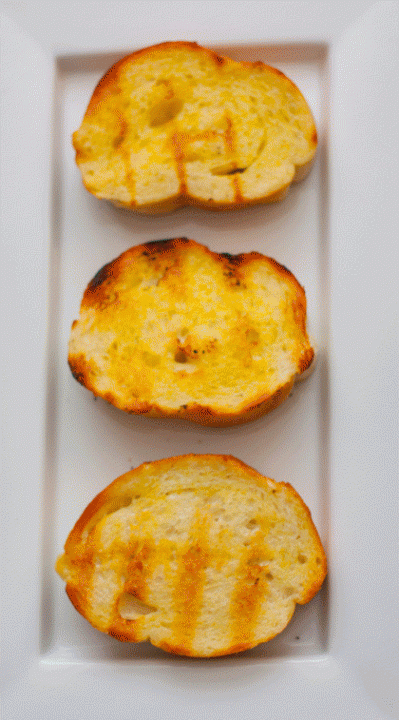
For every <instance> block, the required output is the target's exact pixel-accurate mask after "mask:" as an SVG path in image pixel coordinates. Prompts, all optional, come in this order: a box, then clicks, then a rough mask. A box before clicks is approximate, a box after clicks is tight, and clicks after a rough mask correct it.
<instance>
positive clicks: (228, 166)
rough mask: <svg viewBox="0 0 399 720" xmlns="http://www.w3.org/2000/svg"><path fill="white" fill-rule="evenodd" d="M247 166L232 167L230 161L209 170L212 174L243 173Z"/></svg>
mask: <svg viewBox="0 0 399 720" xmlns="http://www.w3.org/2000/svg"><path fill="white" fill-rule="evenodd" d="M246 169H247V168H246V167H243V168H236V167H232V163H227V164H226V165H222V166H221V167H216V168H213V169H212V170H211V173H212V175H236V174H237V173H243V172H244V171H245V170H246Z"/></svg>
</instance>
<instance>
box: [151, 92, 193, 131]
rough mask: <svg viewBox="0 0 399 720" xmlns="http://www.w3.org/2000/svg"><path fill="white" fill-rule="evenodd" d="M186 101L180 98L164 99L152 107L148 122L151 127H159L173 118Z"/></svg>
mask: <svg viewBox="0 0 399 720" xmlns="http://www.w3.org/2000/svg"><path fill="white" fill-rule="evenodd" d="M183 105H184V103H183V100H181V99H180V98H176V97H172V98H170V99H163V100H161V101H160V102H158V103H156V104H155V105H153V106H152V108H150V110H149V113H148V124H149V126H150V127H159V126H160V125H166V123H168V122H170V121H171V120H173V118H175V117H176V115H177V114H178V113H179V112H180V110H181V109H182V107H183Z"/></svg>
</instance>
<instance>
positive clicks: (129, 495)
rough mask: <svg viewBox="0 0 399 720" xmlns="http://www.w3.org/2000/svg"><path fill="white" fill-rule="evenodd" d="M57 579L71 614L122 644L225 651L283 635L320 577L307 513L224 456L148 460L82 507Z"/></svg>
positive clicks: (290, 496) (295, 499)
mask: <svg viewBox="0 0 399 720" xmlns="http://www.w3.org/2000/svg"><path fill="white" fill-rule="evenodd" d="M57 571H58V572H59V574H60V575H61V577H62V578H63V579H64V580H65V581H66V583H67V587H66V589H67V593H68V595H69V597H70V599H71V601H72V603H73V604H74V605H75V607H76V609H77V610H78V611H79V612H80V613H81V614H82V615H84V617H86V618H87V620H89V622H90V623H91V624H92V625H94V627H96V628H97V629H98V630H101V631H103V632H106V633H108V634H110V635H112V636H114V637H116V638H118V639H119V640H121V641H130V642H141V641H144V640H150V641H151V643H153V644H154V645H156V646H158V647H160V648H163V649H164V650H167V651H169V652H173V653H177V654H181V655H188V656H198V657H211V656H217V655H226V654H230V653H234V652H239V651H241V650H245V649H248V648H251V647H254V646H255V645H257V644H259V643H261V642H265V641H267V640H269V639H271V638H272V637H274V636H275V635H276V634H278V633H279V632H281V631H282V630H283V629H284V628H285V626H286V625H287V623H288V622H289V620H290V618H291V617H292V614H293V612H294V609H295V605H296V603H300V604H303V603H306V602H308V601H309V600H310V599H311V598H312V597H313V596H314V595H315V593H316V592H317V591H318V590H319V588H320V586H321V584H322V582H323V579H324V577H325V574H326V558H325V554H324V550H323V547H322V545H321V542H320V539H319V536H318V534H317V531H316V529H315V527H314V524H313V522H312V520H311V516H310V512H309V510H308V508H307V507H306V505H305V504H304V503H303V501H302V500H301V498H300V497H299V495H298V494H297V493H296V492H295V490H294V489H293V488H292V487H291V485H289V484H286V483H277V482H275V481H273V480H270V479H269V478H266V477H264V476H262V475H260V474H259V473H258V472H256V471H255V470H253V469H252V468H250V467H249V466H247V465H245V464H244V463H242V462H240V461H239V460H237V459H235V458H233V457H231V456H221V455H219V456H218V455H185V456H179V457H175V458H167V459H164V460H158V461H155V462H152V463H151V462H150V463H144V464H143V465H141V466H140V467H138V468H136V469H135V470H132V471H130V472H128V473H126V474H125V475H122V476H121V477H120V478H118V479H117V480H115V481H114V482H113V483H111V485H109V486H108V487H107V488H106V489H105V490H104V491H103V492H102V493H100V495H98V496H97V497H96V498H95V499H94V500H93V501H92V503H91V504H90V505H89V506H88V507H87V508H86V510H85V511H84V513H83V514H82V516H81V518H80V519H79V520H78V522H77V523H76V525H75V527H74V529H73V530H72V532H71V533H70V535H69V537H68V540H67V542H66V544H65V553H64V555H63V556H61V557H60V558H59V560H58V562H57Z"/></svg>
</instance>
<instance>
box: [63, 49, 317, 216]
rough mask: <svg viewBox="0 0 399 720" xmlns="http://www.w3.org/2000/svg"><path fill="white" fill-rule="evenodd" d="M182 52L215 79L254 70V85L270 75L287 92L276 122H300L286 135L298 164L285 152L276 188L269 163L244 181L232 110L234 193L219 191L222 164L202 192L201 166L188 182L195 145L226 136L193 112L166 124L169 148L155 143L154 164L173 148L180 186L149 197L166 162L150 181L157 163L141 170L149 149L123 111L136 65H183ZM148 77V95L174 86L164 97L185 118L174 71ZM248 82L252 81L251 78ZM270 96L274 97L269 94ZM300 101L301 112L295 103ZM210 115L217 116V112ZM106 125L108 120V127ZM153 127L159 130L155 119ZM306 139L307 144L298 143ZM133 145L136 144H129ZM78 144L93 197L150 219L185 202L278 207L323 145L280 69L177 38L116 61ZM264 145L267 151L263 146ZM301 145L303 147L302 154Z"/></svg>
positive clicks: (228, 145) (229, 141) (228, 131)
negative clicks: (161, 61) (141, 186)
mask: <svg viewBox="0 0 399 720" xmlns="http://www.w3.org/2000/svg"><path fill="white" fill-rule="evenodd" d="M182 53H186V55H187V57H192V58H195V60H197V59H199V58H203V59H204V60H206V62H207V63H208V65H209V69H211V68H213V74H214V79H215V80H216V82H219V83H220V82H227V83H229V82H230V80H229V79H228V77H229V74H231V73H233V72H234V71H235V70H236V71H237V72H238V73H239V74H240V76H241V74H242V73H243V72H244V71H246V72H247V73H248V83H250V82H252V83H254V82H255V83H258V84H259V82H260V81H263V79H264V77H265V76H266V75H267V77H268V79H269V83H270V84H271V85H272V84H273V83H274V82H275V84H276V86H277V87H280V86H282V87H283V91H282V99H281V102H282V103H283V104H284V103H286V107H285V106H284V108H285V109H284V108H283V110H284V112H283V115H282V117H278V113H276V117H275V118H274V120H273V122H272V126H273V128H275V121H276V118H277V117H278V122H280V123H281V127H283V125H284V124H285V123H287V122H288V123H289V120H288V116H289V115H290V113H293V117H294V120H292V127H291V130H290V131H289V132H288V135H287V137H288V138H289V140H288V142H290V143H291V144H292V153H291V156H290V157H291V158H292V160H289V158H288V156H286V151H285V150H282V151H281V152H280V156H278V159H277V160H276V163H275V167H276V168H279V166H281V164H282V163H283V164H284V163H287V162H288V165H287V168H286V171H285V172H284V173H283V174H282V175H281V178H280V180H278V181H277V182H276V178H275V177H273V178H271V179H270V183H269V180H268V181H267V183H269V184H267V185H265V186H264V184H263V183H264V178H265V177H266V176H267V174H268V173H270V167H269V166H267V168H268V169H265V168H264V167H263V165H262V166H261V168H260V169H259V171H258V170H257V171H256V173H255V174H254V176H253V178H252V176H251V179H248V184H247V183H246V182H243V178H244V175H243V173H244V174H245V173H246V171H247V170H248V167H249V166H248V164H245V163H244V165H245V166H244V167H241V166H240V164H242V162H241V163H240V162H239V161H238V160H237V158H239V157H241V158H242V156H241V155H240V152H239V151H238V150H237V147H238V144H240V143H241V141H242V138H241V136H240V132H241V131H240V130H239V129H238V125H237V122H236V120H235V119H234V117H235V116H231V114H230V111H228V110H227V109H226V110H225V119H224V121H223V123H222V124H223V125H224V130H223V143H224V148H225V154H224V155H223V153H222V155H220V158H222V160H223V158H225V161H226V162H227V165H228V167H227V169H226V171H223V172H220V174H221V175H224V176H229V175H230V180H229V183H228V184H227V185H228V188H227V186H226V187H225V188H224V189H223V190H222V187H221V186H220V187H219V189H218V190H217V191H216V190H215V188H214V187H213V186H214V185H215V183H217V182H218V181H217V178H215V174H216V175H218V174H219V171H218V169H217V167H215V168H213V169H212V168H211V169H210V171H209V172H210V174H209V175H208V179H207V180H206V181H205V183H201V190H200V189H199V186H198V188H197V189H194V188H195V187H197V186H196V183H197V181H198V173H197V169H194V170H193V175H192V177H191V174H190V182H188V175H187V172H188V165H187V162H190V158H191V156H192V155H193V152H192V150H191V148H192V147H193V143H194V145H196V144H198V142H201V141H204V142H205V143H209V142H210V141H212V140H213V141H216V140H217V138H218V137H221V136H220V133H219V135H218V132H219V130H218V131H216V130H215V127H216V126H215V122H214V119H213V120H212V118H211V117H210V119H209V122H208V124H207V125H205V129H204V123H203V121H201V122H200V123H199V125H198V127H196V125H195V123H194V124H193V113H192V110H191V109H190V111H189V112H188V115H187V118H188V119H187V122H186V124H184V123H183V121H182V122H180V123H179V122H178V121H176V122H175V120H174V119H172V120H170V121H169V120H168V121H165V123H167V124H168V135H167V138H168V140H165V144H162V143H161V145H160V146H159V148H158V147H157V146H156V145H154V146H153V150H154V153H155V154H154V160H155V162H156V158H157V156H158V155H159V151H160V152H162V153H163V152H164V151H165V148H166V147H167V146H168V161H169V160H170V161H171V162H172V164H173V165H174V178H175V179H176V180H178V183H177V185H176V187H174V184H173V183H171V182H169V184H168V183H167V184H166V185H165V189H164V191H162V192H161V193H160V194H159V192H158V190H156V191H155V190H154V193H152V194H151V193H150V194H148V193H147V190H148V187H149V186H151V183H153V182H155V184H156V183H157V182H158V180H159V177H161V176H162V174H163V170H162V167H161V165H160V166H159V168H158V170H159V172H158V171H157V173H156V175H154V178H153V180H151V179H150V178H152V175H151V173H152V172H153V169H154V167H155V165H154V163H153V164H152V166H153V169H152V170H151V168H150V166H149V165H148V163H147V161H145V162H144V165H143V166H141V164H138V165H137V163H138V162H139V161H138V160H137V157H138V155H139V154H140V152H141V150H142V145H141V144H140V142H139V141H137V142H136V141H135V140H133V139H132V137H131V133H130V134H129V131H130V126H129V123H130V119H129V118H130V116H129V115H128V114H125V110H124V108H125V105H126V104H128V103H129V101H130V99H131V95H130V93H129V92H128V90H127V84H126V83H129V82H133V80H131V79H129V78H130V77H131V76H130V71H131V69H132V68H134V69H135V68H137V67H140V68H141V64H142V61H143V58H144V59H148V68H151V67H152V64H151V59H152V58H157V57H159V56H165V57H166V56H167V57H168V58H169V62H170V63H171V67H172V68H173V60H172V59H171V58H172V57H173V54H175V57H178V58H180V60H181V56H182ZM178 61H179V60H178ZM154 72H155V74H156V72H157V71H156V70H155V71H154ZM143 73H144V74H143V84H145V83H147V84H148V93H150V92H152V90H151V87H152V85H151V83H152V84H154V83H155V88H156V86H157V84H158V85H162V84H164V85H165V88H167V91H166V94H165V100H166V103H172V104H173V102H175V104H176V114H178V112H177V108H178V107H179V108H180V106H183V105H184V102H185V99H186V97H185V93H184V91H182V89H181V88H180V90H181V94H182V97H180V96H179V91H178V90H177V89H176V87H175V85H174V80H173V71H172V70H171V68H169V69H168V68H166V69H165V70H164V74H165V77H160V78H158V80H157V78H156V77H151V78H150V79H149V76H150V75H151V72H147V69H145V70H143ZM193 73H194V74H191V78H192V79H191V81H190V82H191V84H190V82H189V83H188V85H187V88H189V92H191V90H192V83H195V82H196V81H198V78H197V79H196V80H195V79H193V78H195V72H194V71H193ZM169 75H170V77H169ZM126 78H128V80H126ZM226 78H227V79H226ZM249 78H251V80H250V79H249ZM257 78H259V79H257ZM203 82H209V80H207V81H205V80H203ZM212 86H213V84H212ZM213 87H214V86H213ZM227 87H229V85H227ZM248 87H249V86H248ZM230 91H231V94H232V95H234V87H233V86H232V87H231V89H230ZM204 92H205V91H204ZM264 92H265V93H266V95H267V93H268V90H266V91H264ZM205 94H206V92H205ZM286 94H288V95H290V98H291V100H290V101H289V100H285V99H284V98H285V96H286ZM125 96H126V102H125V104H124V100H123V98H124V97H125ZM247 96H248V97H250V96H251V91H250V89H248V92H247ZM138 98H139V99H138V100H137V102H142V101H143V97H142V91H141V90H140V92H139V94H138ZM135 102H136V100H135ZM247 102H248V103H249V106H250V105H251V103H250V102H249V100H248V101H247ZM251 102H253V103H255V100H253V99H252V100H251ZM268 102H269V103H271V106H270V107H271V110H270V108H269V106H268V108H269V109H268V110H267V111H265V110H264V108H263V105H261V106H259V108H261V109H259V111H258V115H259V114H260V116H261V117H262V121H263V122H264V123H266V124H267V122H269V121H268V119H267V118H268V114H269V112H272V113H274V112H275V108H274V100H270V101H269V100H268ZM146 103H147V104H148V103H150V99H149V96H148V98H147V100H146V101H145V102H144V106H145V107H146ZM295 103H296V104H297V106H298V107H296V106H295ZM107 104H108V105H109V108H110V113H111V115H109V114H106V117H105V119H104V118H103V119H101V117H102V115H101V113H102V111H103V106H104V105H107ZM144 106H143V107H144ZM294 106H295V109H294ZM150 107H151V105H150ZM171 107H172V105H171ZM226 107H227V106H226ZM251 107H252V109H251V111H250V112H252V111H253V107H254V105H253V106H251ZM140 112H141V115H138V116H137V118H136V119H135V121H134V122H135V125H137V123H144V122H145V112H144V111H143V110H142V111H140ZM179 112H180V110H179ZM242 112H243V113H245V112H246V109H245V108H244V107H242ZM112 113H113V116H112ZM143 113H144V115H143ZM180 114H181V113H180ZM172 115H173V112H172ZM210 115H212V112H211V113H210ZM273 117H274V116H273ZM98 118H100V119H98ZM101 123H103V126H102V125H101ZM253 123H254V126H255V130H254V132H257V128H258V119H257V118H256V114H253ZM160 124H161V123H160ZM244 125H245V128H246V130H245V133H247V132H248V128H249V126H250V124H249V123H248V122H245V123H244ZM101 127H103V133H102V135H101V138H100V141H99V142H100V144H99V145H97V144H96V143H97V140H96V139H95V137H97V136H98V131H99V128H101ZM150 127H152V125H151V122H150ZM157 129H158V128H157V127H156V130H157ZM273 132H274V130H273ZM284 132H285V131H283V133H284ZM104 133H105V135H107V133H108V136H109V137H108V140H107V143H106V150H104V147H103V146H102V144H101V143H103V141H104V137H105V135H104ZM237 133H238V134H237ZM298 133H299V135H298ZM301 133H302V135H301ZM92 135H93V137H94V139H93V137H92ZM127 136H129V138H130V139H129V141H127V139H126V138H127ZM154 137H155V143H157V142H158V140H159V137H158V134H157V133H155V136H154ZM299 137H300V140H298V138H299ZM162 142H163V141H162ZM298 142H299V145H298ZM128 143H130V145H129V144H128ZM132 143H133V144H132ZM73 144H74V147H75V150H76V162H77V164H78V165H79V167H80V169H81V171H82V178H83V183H84V185H85V187H86V188H87V190H89V192H92V193H93V194H94V195H96V196H97V197H99V198H104V199H109V200H111V201H112V202H114V203H115V204H116V205H121V206H124V207H128V208H130V209H132V210H135V211H137V212H143V213H149V214H154V213H155V214H156V213H163V212H170V211H172V210H175V209H177V208H179V207H182V206H184V205H194V206H199V207H203V208H207V209H211V210H221V211H223V210H228V209H237V208H241V207H245V206H247V205H253V204H258V203H263V202H276V201H278V200H281V199H282V198H283V197H284V196H285V194H286V192H287V190H288V188H289V186H290V184H291V182H297V181H299V180H302V179H303V178H304V177H305V176H306V174H307V173H308V172H309V170H310V167H311V165H312V162H313V158H314V155H315V151H316V147H317V131H316V128H315V125H314V122H313V118H312V115H311V112H310V110H309V108H308V106H307V105H306V101H305V100H304V98H303V96H302V94H301V93H300V91H299V90H298V88H297V87H296V85H295V84H294V83H293V82H292V81H291V80H290V79H289V78H287V77H286V76H285V75H284V73H282V72H281V71H279V70H277V69H276V68H273V67H270V66H268V65H266V64H265V63H262V62H261V61H257V62H254V63H251V62H241V63H237V62H236V61H233V60H231V59H230V58H227V57H222V56H220V55H218V54H217V53H215V52H214V51H213V50H210V49H208V48H203V47H201V46H199V45H197V43H193V42H185V41H176V42H165V43H160V44H158V45H154V46H151V47H148V48H143V49H140V50H137V51H136V52H133V53H131V54H130V55H128V56H126V57H124V58H122V59H121V60H119V61H118V62H117V63H115V64H114V65H113V66H112V67H111V68H110V69H109V71H108V72H107V73H106V74H105V75H104V77H103V78H102V79H101V80H100V82H99V83H98V85H97V87H96V88H95V90H94V92H93V95H92V98H91V100H90V102H89V105H88V108H87V111H86V113H85V116H84V119H83V123H82V125H81V128H79V130H77V131H76V132H75V133H74V135H73ZM147 146H148V147H149V148H150V152H151V146H150V145H148V143H147V141H146V148H147ZM260 147H263V144H262V143H261V145H260ZM299 147H300V150H299V151H298V148H299ZM305 148H306V151H305ZM103 152H105V155H103V156H102V158H103V159H102V160H101V163H103V161H104V163H105V164H103V167H102V170H101V173H100V174H99V175H98V174H97V173H98V171H99V167H98V166H97V161H98V159H99V157H100V155H101V153H103ZM218 152H220V151H218ZM262 152H263V151H262ZM273 152H274V150H273ZM298 152H299V155H298ZM112 154H114V156H115V168H119V169H117V170H115V172H116V175H117V177H118V179H115V177H116V176H115V177H114V178H113V179H112V177H111V176H112V174H113V171H111V175H110V168H111V165H109V160H110V157H111V156H112ZM194 155H195V153H194ZM133 157H136V160H133V159H132V158H133ZM251 157H252V161H249V160H248V162H249V165H251V164H252V162H253V160H254V157H257V156H256V153H255V156H251ZM187 158H188V159H187ZM234 158H236V159H234ZM92 161H93V162H94V164H93V163H92ZM140 162H141V161H140ZM266 164H267V163H266ZM122 166H125V171H124V173H122V175H121V167H122ZM280 170H281V167H280ZM280 170H278V171H277V174H279V172H280ZM143 173H144V174H148V178H149V181H148V183H147V190H146V191H145V193H144V195H143V196H141V194H140V192H137V182H136V180H137V178H138V179H139V180H140V178H141V176H142V175H143ZM189 173H191V170H189ZM272 175H273V173H272ZM94 176H95V177H94ZM245 177H246V175H245ZM279 177H280V175H279ZM172 187H173V189H172ZM254 187H259V190H257V191H254V190H253V188H254ZM212 188H213V189H212ZM226 193H227V194H226Z"/></svg>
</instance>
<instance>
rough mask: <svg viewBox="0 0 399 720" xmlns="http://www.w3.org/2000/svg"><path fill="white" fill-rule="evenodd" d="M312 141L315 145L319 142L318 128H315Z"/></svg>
mask: <svg viewBox="0 0 399 720" xmlns="http://www.w3.org/2000/svg"><path fill="white" fill-rule="evenodd" d="M311 142H312V143H313V144H314V145H317V143H318V137H317V130H316V128H315V129H314V130H313V133H312V137H311Z"/></svg>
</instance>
